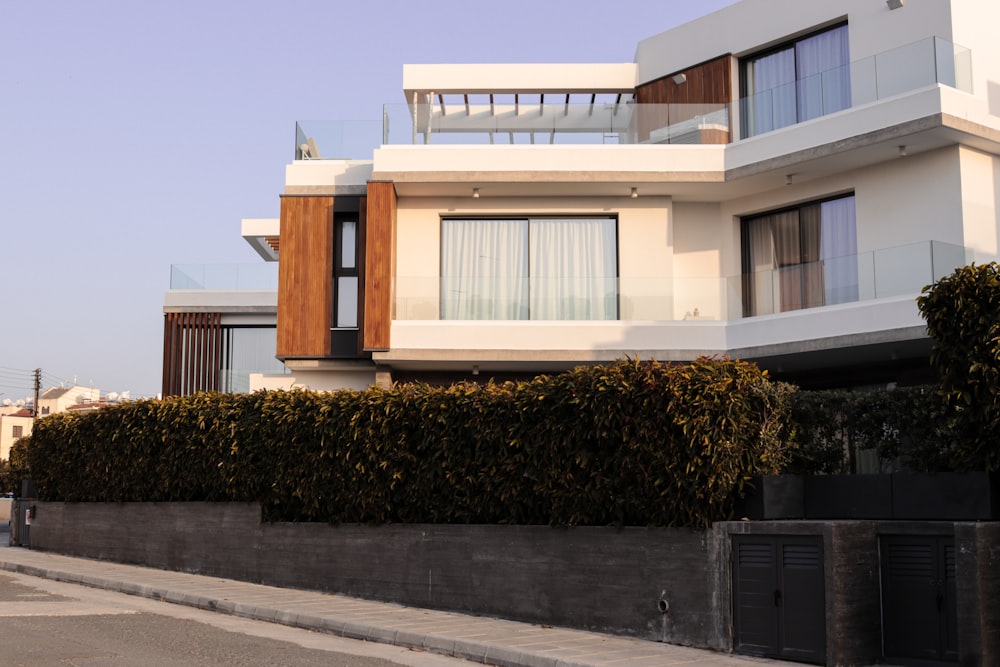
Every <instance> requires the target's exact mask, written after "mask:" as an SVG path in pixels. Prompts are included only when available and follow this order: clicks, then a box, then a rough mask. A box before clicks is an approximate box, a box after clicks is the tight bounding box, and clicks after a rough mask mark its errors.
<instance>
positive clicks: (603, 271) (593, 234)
mask: <svg viewBox="0 0 1000 667" xmlns="http://www.w3.org/2000/svg"><path fill="white" fill-rule="evenodd" d="M441 319H445V320H615V319H618V225H617V221H616V220H615V219H614V218H517V219H496V220H483V219H445V220H442V221H441Z"/></svg>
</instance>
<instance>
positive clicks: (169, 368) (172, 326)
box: [163, 313, 222, 396]
mask: <svg viewBox="0 0 1000 667" xmlns="http://www.w3.org/2000/svg"><path fill="white" fill-rule="evenodd" d="M163 322H164V328H163V395H164V396H185V395H187V394H194V393H196V392H199V391H219V390H220V379H221V378H220V373H221V368H222V315H221V314H220V313H166V314H165V315H164V320H163Z"/></svg>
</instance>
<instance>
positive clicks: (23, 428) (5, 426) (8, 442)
mask: <svg viewBox="0 0 1000 667" xmlns="http://www.w3.org/2000/svg"><path fill="white" fill-rule="evenodd" d="M33 421H34V418H33V417H32V416H31V410H28V409H27V408H17V409H16V410H15V411H13V412H8V413H7V414H0V461H6V460H7V459H9V458H10V448H11V447H13V446H14V443H15V442H17V441H18V440H20V439H21V438H22V437H24V436H26V435H31V424H32V422H33Z"/></svg>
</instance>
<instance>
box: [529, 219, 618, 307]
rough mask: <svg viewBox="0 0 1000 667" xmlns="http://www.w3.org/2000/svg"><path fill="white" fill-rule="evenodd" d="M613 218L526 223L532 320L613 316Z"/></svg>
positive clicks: (615, 271)
mask: <svg viewBox="0 0 1000 667" xmlns="http://www.w3.org/2000/svg"><path fill="white" fill-rule="evenodd" d="M616 237H617V227H616V223H615V220H613V219H568V220H552V219H544V220H537V219H533V220H532V221H531V240H530V245H531V263H530V264H531V319H533V320H615V319H618V296H617V294H618V289H617V279H618V253H617V240H616Z"/></svg>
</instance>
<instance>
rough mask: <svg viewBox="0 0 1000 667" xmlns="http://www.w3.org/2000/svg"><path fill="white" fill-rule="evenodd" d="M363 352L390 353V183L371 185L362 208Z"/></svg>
mask: <svg viewBox="0 0 1000 667" xmlns="http://www.w3.org/2000/svg"><path fill="white" fill-rule="evenodd" d="M365 209H366V216H365V218H366V224H365V226H364V227H365V242H364V245H365V249H364V257H365V259H364V266H365V268H364V284H365V286H364V304H365V305H364V313H365V318H364V324H363V327H364V333H363V336H362V339H363V345H364V350H365V351H367V352H376V351H383V350H388V349H389V327H390V324H391V322H392V270H393V263H394V261H395V247H394V244H395V240H396V188H395V186H394V185H393V184H392V183H391V182H387V181H371V182H369V183H368V197H367V201H366V205H365Z"/></svg>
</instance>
